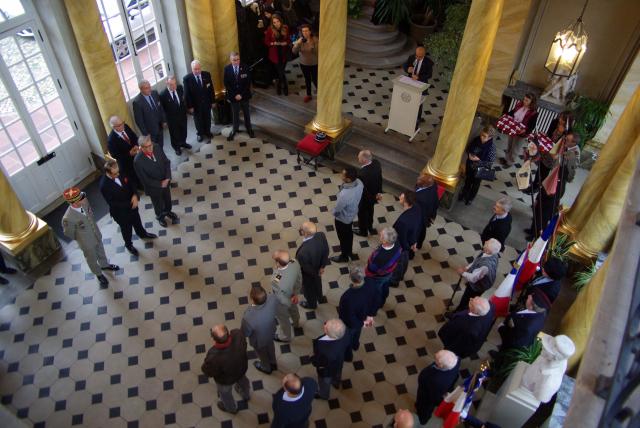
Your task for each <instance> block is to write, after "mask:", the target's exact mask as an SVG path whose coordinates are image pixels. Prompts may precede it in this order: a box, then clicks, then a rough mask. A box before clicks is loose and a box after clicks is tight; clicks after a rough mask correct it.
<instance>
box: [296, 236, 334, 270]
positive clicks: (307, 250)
mask: <svg viewBox="0 0 640 428" xmlns="http://www.w3.org/2000/svg"><path fill="white" fill-rule="evenodd" d="M296 260H297V261H298V263H299V264H300V269H301V270H302V275H303V276H318V275H319V273H318V272H319V271H320V269H321V268H323V267H325V266H326V265H328V264H329V243H328V242H327V238H326V236H325V235H324V233H323V232H316V233H315V234H314V235H313V237H311V239H309V240H307V241H304V242H302V244H300V246H299V247H298V251H296Z"/></svg>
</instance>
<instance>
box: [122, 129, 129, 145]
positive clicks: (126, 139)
mask: <svg viewBox="0 0 640 428" xmlns="http://www.w3.org/2000/svg"><path fill="white" fill-rule="evenodd" d="M120 136H121V137H122V139H123V140H124V141H126V142H127V143H129V144H131V141H130V140H129V136H128V135H127V133H126V132H123V133H122V134H120Z"/></svg>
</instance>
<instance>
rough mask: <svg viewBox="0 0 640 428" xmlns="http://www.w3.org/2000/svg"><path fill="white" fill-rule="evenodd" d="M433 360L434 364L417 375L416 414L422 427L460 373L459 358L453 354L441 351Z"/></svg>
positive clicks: (444, 350)
mask: <svg viewBox="0 0 640 428" xmlns="http://www.w3.org/2000/svg"><path fill="white" fill-rule="evenodd" d="M434 358H435V361H434V363H433V364H431V365H430V366H428V367H425V368H424V369H422V371H421V372H420V374H419V375H418V394H417V396H416V412H417V413H418V417H419V418H420V423H421V424H422V425H425V424H426V423H427V421H429V418H431V414H432V413H433V409H435V408H436V406H437V405H438V404H440V402H441V401H442V399H443V398H444V395H445V394H446V393H447V392H449V391H450V390H451V389H452V388H453V385H454V384H455V382H456V380H457V379H458V372H459V371H460V358H458V357H457V356H456V354H454V353H453V352H451V351H447V350H446V349H443V350H441V351H438V352H436V354H435V356H434Z"/></svg>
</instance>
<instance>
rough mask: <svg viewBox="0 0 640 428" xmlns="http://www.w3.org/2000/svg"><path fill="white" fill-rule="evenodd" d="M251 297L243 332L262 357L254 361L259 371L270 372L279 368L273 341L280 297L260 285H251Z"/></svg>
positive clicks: (243, 322)
mask: <svg viewBox="0 0 640 428" xmlns="http://www.w3.org/2000/svg"><path fill="white" fill-rule="evenodd" d="M249 297H250V298H251V305H250V306H249V307H248V308H247V310H246V311H245V312H244V315H243V316H242V333H244V335H245V336H246V337H247V338H248V339H249V343H250V344H251V346H253V349H255V350H256V354H258V358H259V359H260V361H254V362H253V365H254V366H255V367H256V369H258V370H259V371H261V372H263V373H266V374H270V373H271V372H272V371H274V370H278V366H277V363H276V348H275V345H274V343H273V335H274V334H275V332H276V309H277V307H278V298H277V297H276V295H275V294H267V292H266V291H265V289H264V288H262V287H261V286H260V285H257V286H254V287H251V292H250V293H249Z"/></svg>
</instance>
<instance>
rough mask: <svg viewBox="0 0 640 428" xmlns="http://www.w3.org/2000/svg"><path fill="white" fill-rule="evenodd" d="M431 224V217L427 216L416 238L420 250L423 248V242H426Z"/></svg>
mask: <svg viewBox="0 0 640 428" xmlns="http://www.w3.org/2000/svg"><path fill="white" fill-rule="evenodd" d="M429 226H431V219H428V218H425V219H424V224H423V225H422V226H420V229H419V230H418V239H417V240H416V248H418V250H420V249H421V248H422V244H424V240H425V238H426V237H427V229H429Z"/></svg>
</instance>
